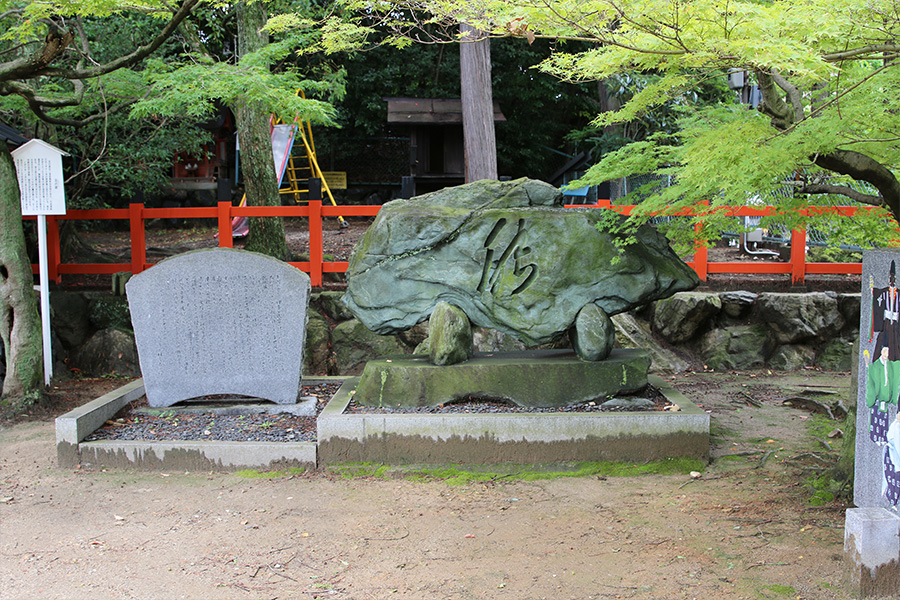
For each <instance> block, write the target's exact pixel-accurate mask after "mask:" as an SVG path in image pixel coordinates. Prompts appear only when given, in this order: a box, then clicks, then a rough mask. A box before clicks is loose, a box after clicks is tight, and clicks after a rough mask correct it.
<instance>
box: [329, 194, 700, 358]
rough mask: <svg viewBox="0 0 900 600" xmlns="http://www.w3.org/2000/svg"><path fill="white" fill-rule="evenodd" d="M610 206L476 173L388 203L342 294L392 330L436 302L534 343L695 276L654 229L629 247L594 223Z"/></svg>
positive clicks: (685, 285) (367, 321) (693, 281)
mask: <svg viewBox="0 0 900 600" xmlns="http://www.w3.org/2000/svg"><path fill="white" fill-rule="evenodd" d="M604 215H605V218H606V219H609V218H615V217H614V216H613V215H612V213H610V212H609V211H605V210H598V209H590V208H583V209H566V208H563V206H562V194H561V193H560V191H559V190H558V189H557V188H555V187H553V186H551V185H549V184H546V183H543V182H541V181H534V180H528V179H519V180H515V181H505V182H497V181H479V182H475V183H471V184H466V185H463V186H459V187H455V188H448V189H445V190H442V191H439V192H435V193H432V194H426V195H424V196H419V197H416V198H411V199H409V200H395V201H393V202H389V203H387V204H385V205H384V206H383V207H382V209H381V210H380V211H379V213H378V216H377V218H376V219H375V221H374V223H373V224H372V226H371V227H369V229H368V231H367V232H366V235H365V236H364V237H363V238H362V240H360V242H359V244H357V246H356V248H355V249H354V251H353V254H352V256H351V258H350V266H349V270H348V272H347V274H348V286H347V292H346V293H345V294H344V298H343V301H344V303H345V304H346V305H347V306H348V307H349V308H350V310H351V311H352V312H353V314H354V315H356V317H357V318H358V319H359V320H360V321H361V322H362V323H363V324H364V325H365V326H366V327H368V328H369V329H371V330H372V331H374V332H376V333H379V334H391V333H397V332H400V331H403V330H406V329H409V328H410V327H412V326H414V325H416V324H417V323H419V322H421V321H424V320H425V319H427V318H428V317H429V315H430V314H431V313H432V311H433V310H434V307H435V306H436V305H437V303H438V302H441V301H445V302H447V303H449V304H451V305H454V306H457V307H459V308H460V309H462V310H463V311H464V312H465V313H466V315H468V317H469V319H470V320H471V321H472V322H473V323H474V324H475V325H478V326H481V327H490V328H493V329H497V330H499V331H503V332H505V333H508V334H510V335H512V336H514V337H516V338H518V339H520V340H522V341H523V342H525V343H527V344H544V343H548V342H551V341H554V340H556V339H558V338H559V337H561V336H562V335H563V333H565V332H566V331H567V330H568V329H569V328H570V327H572V325H573V324H574V323H575V319H576V317H577V316H578V313H579V311H580V310H581V309H582V308H583V307H585V306H586V305H588V304H592V303H593V304H595V305H596V306H597V307H599V308H600V309H601V310H602V311H603V312H605V313H606V314H607V315H615V314H617V313H621V312H625V311H627V310H630V309H632V308H634V307H636V306H639V305H642V304H645V303H647V302H650V301H652V300H658V299H660V298H665V297H667V296H670V295H672V294H674V293H676V292H678V291H682V290H689V289H692V288H693V287H695V286H696V285H697V284H698V283H699V280H698V278H697V275H696V273H694V271H693V270H692V269H691V268H690V267H688V266H687V265H686V264H685V263H684V262H683V261H681V260H680V259H679V258H678V256H676V254H675V253H674V252H673V251H672V249H671V248H670V247H669V244H668V241H667V240H666V238H665V237H664V236H663V235H661V234H659V233H658V232H657V231H656V230H655V229H654V228H652V227H650V226H643V227H641V228H640V229H639V230H638V231H637V232H636V233H635V239H634V241H633V243H631V244H630V245H628V246H627V247H626V248H625V249H624V251H620V250H619V249H618V248H617V247H616V245H615V244H614V235H613V234H610V233H605V232H603V231H600V230H598V229H597V225H598V224H600V223H602V222H604Z"/></svg>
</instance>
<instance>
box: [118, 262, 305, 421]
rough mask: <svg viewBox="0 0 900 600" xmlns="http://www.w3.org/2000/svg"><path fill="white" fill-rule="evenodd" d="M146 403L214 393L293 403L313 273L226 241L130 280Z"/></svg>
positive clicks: (160, 403) (155, 404)
mask: <svg viewBox="0 0 900 600" xmlns="http://www.w3.org/2000/svg"><path fill="white" fill-rule="evenodd" d="M126 291H127V294H128V304H129V307H130V309H131V321H132V324H133V326H134V335H135V341H136V342H137V347H138V355H139V357H140V363H141V372H142V374H143V377H144V387H145V389H146V393H147V400H148V402H149V404H150V406H153V407H164V406H171V405H172V404H175V403H176V402H179V401H182V400H187V399H190V398H197V397H202V396H207V395H212V394H238V395H243V396H251V397H254V398H263V399H266V400H271V401H272V402H275V403H277V404H293V403H295V402H297V396H298V392H299V389H300V378H301V375H302V368H303V345H304V342H305V340H306V320H307V308H308V304H309V292H310V283H309V276H308V275H306V274H305V273H303V272H302V271H300V270H298V269H295V268H294V267H291V266H290V265H288V264H286V263H284V262H282V261H280V260H276V259H274V258H271V257H268V256H264V255H262V254H256V253H254V252H246V251H243V250H232V249H227V248H216V249H209V250H196V251H193V252H187V253H185V254H180V255H178V256H175V257H173V258H169V259H167V260H164V261H162V262H161V263H159V264H158V265H155V266H154V267H152V268H151V269H148V270H147V271H144V272H143V273H140V274H139V275H136V276H134V277H132V278H131V280H130V281H129V282H128V284H127V286H126Z"/></svg>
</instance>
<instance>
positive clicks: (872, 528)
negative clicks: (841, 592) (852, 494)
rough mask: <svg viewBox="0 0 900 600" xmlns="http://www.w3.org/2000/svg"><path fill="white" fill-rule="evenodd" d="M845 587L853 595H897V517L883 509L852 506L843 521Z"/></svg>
mask: <svg viewBox="0 0 900 600" xmlns="http://www.w3.org/2000/svg"><path fill="white" fill-rule="evenodd" d="M844 560H845V562H846V563H847V565H846V572H845V577H846V581H845V587H846V588H847V591H848V592H849V593H850V594H851V595H852V596H853V597H854V598H897V597H898V594H900V516H898V515H896V514H894V513H892V512H891V511H889V510H887V509H884V508H851V509H849V510H848V511H847V516H846V518H845V522H844Z"/></svg>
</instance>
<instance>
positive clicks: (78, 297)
mask: <svg viewBox="0 0 900 600" xmlns="http://www.w3.org/2000/svg"><path fill="white" fill-rule="evenodd" d="M50 314H51V317H50V319H51V321H50V322H51V323H52V324H53V329H54V331H56V335H58V336H59V339H60V341H62V343H64V344H65V345H66V346H68V347H69V348H75V347H76V346H80V345H81V344H83V343H84V341H85V340H86V339H87V338H88V335H89V334H90V331H91V323H90V320H89V319H88V301H87V299H86V298H85V297H84V295H83V294H79V293H77V292H56V293H54V294H50Z"/></svg>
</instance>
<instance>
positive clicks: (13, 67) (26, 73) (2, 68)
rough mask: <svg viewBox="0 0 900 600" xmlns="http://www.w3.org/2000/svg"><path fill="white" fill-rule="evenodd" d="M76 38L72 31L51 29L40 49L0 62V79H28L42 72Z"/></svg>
mask: <svg viewBox="0 0 900 600" xmlns="http://www.w3.org/2000/svg"><path fill="white" fill-rule="evenodd" d="M74 38H75V35H74V34H73V33H72V32H70V31H67V32H65V33H64V34H60V33H59V32H58V31H54V30H53V29H51V30H50V32H49V33H48V34H47V37H46V39H45V40H44V45H43V46H42V47H41V48H40V50H38V51H36V52H34V53H33V54H29V55H27V56H22V57H19V58H17V59H15V60H11V61H8V62H6V63H3V64H0V81H9V80H11V79H28V78H30V77H33V76H35V75H36V74H39V73H41V72H42V71H43V70H44V69H46V68H47V66H48V65H50V64H51V63H53V62H54V61H55V60H56V59H58V58H59V57H60V55H62V53H63V52H64V51H65V49H66V48H67V47H68V45H69V44H70V43H71V42H72V40H73V39H74Z"/></svg>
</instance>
